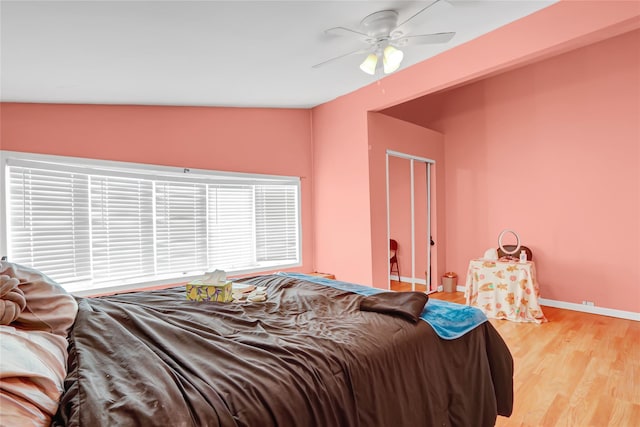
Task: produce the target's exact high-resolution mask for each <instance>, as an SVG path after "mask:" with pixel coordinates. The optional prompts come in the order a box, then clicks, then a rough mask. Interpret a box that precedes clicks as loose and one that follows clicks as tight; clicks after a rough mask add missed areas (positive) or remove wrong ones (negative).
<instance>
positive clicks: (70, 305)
mask: <svg viewBox="0 0 640 427" xmlns="http://www.w3.org/2000/svg"><path fill="white" fill-rule="evenodd" d="M22 297H23V298H24V301H22V300H21V298H22ZM0 298H1V299H2V309H3V311H4V313H3V316H2V317H3V319H4V320H5V321H6V320H7V319H9V318H13V320H12V321H11V322H9V323H3V324H10V325H11V326H14V327H16V328H18V329H22V330H30V331H45V332H50V333H52V334H55V335H59V336H62V337H64V338H66V337H67V334H68V332H69V329H70V328H71V326H72V325H73V322H74V321H75V318H76V313H77V312H78V304H77V303H76V300H75V298H74V297H72V296H71V295H69V294H68V293H67V292H66V291H65V290H64V289H63V288H62V286H60V285H59V284H57V283H56V282H54V281H53V280H51V279H50V278H49V277H47V276H46V275H44V274H42V273H41V272H39V271H38V270H34V269H32V268H29V267H25V266H22V265H18V264H13V263H10V262H7V261H0Z"/></svg>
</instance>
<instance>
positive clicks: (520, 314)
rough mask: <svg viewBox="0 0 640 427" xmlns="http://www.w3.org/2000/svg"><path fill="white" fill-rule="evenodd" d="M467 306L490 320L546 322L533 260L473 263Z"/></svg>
mask: <svg viewBox="0 0 640 427" xmlns="http://www.w3.org/2000/svg"><path fill="white" fill-rule="evenodd" d="M464 296H465V298H466V300H467V305H471V306H474V307H478V308H479V309H481V310H482V311H483V312H484V313H485V314H486V315H487V317H491V318H494V319H506V320H511V321H514V322H535V323H542V322H546V321H547V319H546V318H545V317H544V314H543V313H542V308H541V307H540V304H539V303H538V298H539V297H540V289H539V288H538V282H537V281H536V266H535V264H534V263H533V261H525V262H520V261H500V260H483V259H475V260H472V261H471V262H470V263H469V270H468V271H467V283H466V288H465V291H464Z"/></svg>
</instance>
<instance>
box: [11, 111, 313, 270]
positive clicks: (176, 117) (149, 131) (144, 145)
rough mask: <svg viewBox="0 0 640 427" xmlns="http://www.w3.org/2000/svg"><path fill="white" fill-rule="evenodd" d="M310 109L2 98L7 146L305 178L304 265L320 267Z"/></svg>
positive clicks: (80, 155) (307, 267)
mask: <svg viewBox="0 0 640 427" xmlns="http://www.w3.org/2000/svg"><path fill="white" fill-rule="evenodd" d="M310 119H311V114H310V112H309V111H308V110H288V109H239V108H203V107H149V106H121V105H119V106H106V105H101V106H98V105H62V104H14V103H3V104H1V105H0V123H1V124H2V127H1V129H0V141H1V144H2V145H1V147H2V149H3V150H11V151H23V152H32V153H44V154H56V155H63V156H73V157H87V158H95V159H106V160H118V161H127V162H137V163H149V164H157V165H168V166H179V167H190V168H198V169H213V170H225V171H237V172H251V173H264V174H273V175H289V176H299V177H302V181H301V190H302V209H301V210H302V233H303V238H302V245H303V250H302V255H303V256H302V258H303V267H302V268H300V269H297V270H300V271H312V270H313V227H312V214H311V206H312V204H311V203H312V195H311V191H312V189H311V179H310V178H311V172H312V170H311V167H312V165H311V132H310V128H311V124H310V121H311V120H310Z"/></svg>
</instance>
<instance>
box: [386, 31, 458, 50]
mask: <svg viewBox="0 0 640 427" xmlns="http://www.w3.org/2000/svg"><path fill="white" fill-rule="evenodd" d="M455 35H456V33H434V34H419V35H415V36H406V37H401V38H399V39H398V40H394V41H393V42H392V43H391V44H392V45H394V46H396V47H402V46H408V45H414V44H438V43H447V42H448V41H450V40H451V39H452V38H453V36H455Z"/></svg>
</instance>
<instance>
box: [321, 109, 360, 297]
mask: <svg viewBox="0 0 640 427" xmlns="http://www.w3.org/2000/svg"><path fill="white" fill-rule="evenodd" d="M345 117H349V118H350V120H349V121H348V122H345V121H344V118H345ZM366 118H367V117H366V113H364V112H360V113H359V114H354V112H353V111H352V110H350V108H349V105H348V104H345V105H344V106H343V105H341V103H340V101H336V102H333V103H332V104H331V107H330V108H326V109H325V108H323V107H322V106H320V107H317V108H316V109H314V110H313V141H314V144H313V167H314V187H313V194H314V225H315V233H314V235H315V239H316V246H315V249H316V250H317V249H318V248H321V252H322V256H321V257H318V258H316V259H315V266H316V269H317V270H318V271H323V272H330V273H333V274H334V275H335V276H336V277H337V278H338V279H339V280H344V281H348V282H355V283H362V284H369V285H370V284H371V283H372V260H371V226H370V215H369V205H370V202H369V191H368V188H369V182H368V180H369V177H368V175H369V165H368V152H367V144H366V125H367V121H366ZM316 141H318V143H316Z"/></svg>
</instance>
